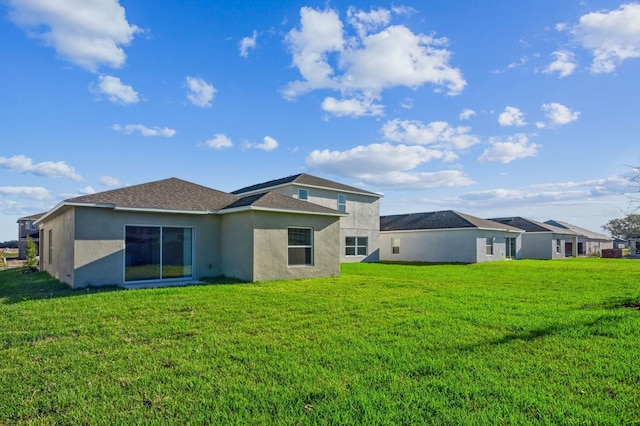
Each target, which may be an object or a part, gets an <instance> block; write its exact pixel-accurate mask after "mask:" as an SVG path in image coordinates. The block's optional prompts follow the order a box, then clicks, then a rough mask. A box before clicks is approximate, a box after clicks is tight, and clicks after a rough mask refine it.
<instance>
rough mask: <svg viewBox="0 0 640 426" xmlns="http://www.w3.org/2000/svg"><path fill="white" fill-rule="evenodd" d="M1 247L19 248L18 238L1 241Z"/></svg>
mask: <svg viewBox="0 0 640 426" xmlns="http://www.w3.org/2000/svg"><path fill="white" fill-rule="evenodd" d="M0 248H18V240H11V241H5V242H3V243H0Z"/></svg>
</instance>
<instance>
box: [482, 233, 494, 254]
mask: <svg viewBox="0 0 640 426" xmlns="http://www.w3.org/2000/svg"><path fill="white" fill-rule="evenodd" d="M493 243H494V238H493V237H486V238H485V239H484V245H485V251H486V255H487V256H493V253H494V244H493Z"/></svg>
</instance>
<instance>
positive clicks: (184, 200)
mask: <svg viewBox="0 0 640 426" xmlns="http://www.w3.org/2000/svg"><path fill="white" fill-rule="evenodd" d="M63 204H65V205H77V204H86V205H88V206H92V205H106V206H112V207H120V208H132V209H150V210H172V211H185V212H190V211H193V212H216V211H220V212H224V211H225V210H227V211H228V210H231V209H237V208H243V207H247V208H248V207H258V208H265V209H273V210H283V211H294V212H302V213H318V214H331V215H336V216H338V215H341V213H340V212H338V211H337V210H333V209H330V208H327V207H323V206H320V205H317V204H314V203H309V202H306V201H300V200H297V199H295V198H292V197H286V196H284V195H281V194H277V193H275V192H263V193H260V194H255V195H249V196H246V197H240V196H237V195H233V194H228V193H226V192H222V191H218V190H215V189H211V188H208V187H206V186H202V185H198V184H195V183H191V182H187V181H185V180H181V179H178V178H169V179H163V180H158V181H154V182H148V183H143V184H140V185H133V186H128V187H125V188H119V189H113V190H110V191H104V192H98V193H95V194H89V195H82V196H80V197H74V198H70V199H67V200H65V201H64V202H63Z"/></svg>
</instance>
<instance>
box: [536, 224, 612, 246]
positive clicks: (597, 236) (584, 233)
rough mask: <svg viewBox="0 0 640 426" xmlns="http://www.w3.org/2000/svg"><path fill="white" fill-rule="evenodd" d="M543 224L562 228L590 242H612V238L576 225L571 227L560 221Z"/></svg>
mask: <svg viewBox="0 0 640 426" xmlns="http://www.w3.org/2000/svg"><path fill="white" fill-rule="evenodd" d="M544 223H546V224H548V225H553V226H557V227H558V228H562V229H569V230H571V231H573V232H575V233H576V234H578V235H580V236H582V237H585V238H588V239H590V240H606V241H613V238H611V237H608V236H606V235H604V234H599V233H597V232H593V231H589V230H588V229H585V228H581V227H579V226H576V225H572V224H570V223H567V222H563V221H561V220H547V221H545V222H544Z"/></svg>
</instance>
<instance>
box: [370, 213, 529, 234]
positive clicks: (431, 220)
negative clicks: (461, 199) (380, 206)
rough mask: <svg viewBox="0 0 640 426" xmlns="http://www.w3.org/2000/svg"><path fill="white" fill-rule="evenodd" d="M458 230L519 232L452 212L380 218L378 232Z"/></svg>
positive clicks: (488, 221) (518, 230)
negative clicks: (479, 229) (481, 229)
mask: <svg viewBox="0 0 640 426" xmlns="http://www.w3.org/2000/svg"><path fill="white" fill-rule="evenodd" d="M459 228H483V229H495V230H505V231H513V232H521V229H518V228H514V227H512V226H509V225H498V224H497V223H496V222H493V221H490V220H486V219H481V218H479V217H475V216H471V215H468V214H465V213H460V212H457V211H453V210H443V211H437V212H427V213H408V214H398V215H391V216H381V217H380V231H411V230H419V229H459Z"/></svg>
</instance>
